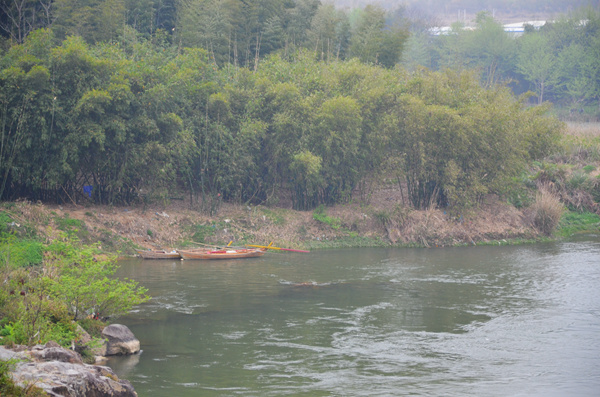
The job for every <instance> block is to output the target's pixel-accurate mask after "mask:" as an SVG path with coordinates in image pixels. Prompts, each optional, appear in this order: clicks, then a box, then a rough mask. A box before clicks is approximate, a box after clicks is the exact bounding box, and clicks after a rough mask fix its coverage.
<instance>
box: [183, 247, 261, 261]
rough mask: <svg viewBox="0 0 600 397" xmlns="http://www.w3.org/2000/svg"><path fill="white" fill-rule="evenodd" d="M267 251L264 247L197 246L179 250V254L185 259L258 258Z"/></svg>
mask: <svg viewBox="0 0 600 397" xmlns="http://www.w3.org/2000/svg"><path fill="white" fill-rule="evenodd" d="M265 252H267V250H266V249H264V248H230V247H225V248H223V249H217V250H212V249H206V248H197V249H190V250H179V254H180V255H181V257H182V258H183V259H203V260H204V259H242V258H256V257H258V256H263V255H264V254H265Z"/></svg>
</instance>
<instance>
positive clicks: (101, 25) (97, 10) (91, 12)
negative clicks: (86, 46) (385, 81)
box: [52, 0, 125, 44]
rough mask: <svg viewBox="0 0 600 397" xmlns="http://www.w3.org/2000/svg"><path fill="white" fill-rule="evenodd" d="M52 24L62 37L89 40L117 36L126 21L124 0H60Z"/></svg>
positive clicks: (99, 40)
mask: <svg viewBox="0 0 600 397" xmlns="http://www.w3.org/2000/svg"><path fill="white" fill-rule="evenodd" d="M54 7H55V11H54V15H55V17H56V20H55V21H54V23H53V24H52V29H53V30H54V32H55V34H56V37H57V38H58V39H59V40H63V39H65V38H66V37H67V36H70V35H77V36H81V37H83V38H84V39H85V40H86V41H87V42H88V43H91V44H93V43H97V42H107V41H111V40H114V39H115V38H116V37H117V36H118V34H119V33H120V32H121V31H122V30H123V27H124V25H125V3H124V0H106V1H103V0H56V1H55V3H54Z"/></svg>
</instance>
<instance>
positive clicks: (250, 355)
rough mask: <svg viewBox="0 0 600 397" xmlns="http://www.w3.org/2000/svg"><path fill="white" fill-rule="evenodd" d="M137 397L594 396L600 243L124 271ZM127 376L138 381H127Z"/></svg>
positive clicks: (373, 252)
mask: <svg viewBox="0 0 600 397" xmlns="http://www.w3.org/2000/svg"><path fill="white" fill-rule="evenodd" d="M120 275H121V276H126V277H130V278H133V279H136V280H137V281H139V282H140V283H141V284H142V285H144V286H146V287H148V288H149V290H150V291H149V292H150V294H151V295H152V296H153V299H152V300H151V301H150V302H149V303H147V304H144V305H142V306H141V307H140V308H139V309H138V310H137V311H136V312H135V313H133V314H132V315H130V316H128V317H127V318H124V319H122V322H123V323H125V324H126V325H128V326H129V327H130V328H131V329H132V331H133V332H134V333H135V334H136V336H137V337H138V338H139V339H140V341H141V344H142V349H143V350H144V352H143V354H142V355H140V356H138V359H139V363H137V364H135V363H133V361H132V362H130V363H121V362H119V361H114V362H111V363H110V365H111V366H112V367H113V368H114V369H115V371H116V372H117V373H118V374H119V375H121V376H124V377H125V378H127V379H129V380H131V381H132V383H133V384H134V386H135V387H136V390H137V391H138V393H139V394H140V395H152V396H162V395H164V396H168V395H178V396H188V395H189V396H196V395H199V394H201V395H285V394H290V395H297V394H302V393H306V394H310V395H398V394H399V391H400V390H401V391H402V392H401V393H400V394H417V395H432V394H433V395H440V394H443V395H465V394H469V395H542V394H543V395H547V394H548V393H549V394H552V393H556V392H558V391H560V392H567V391H568V392H569V393H568V394H577V395H593V394H592V393H591V392H592V391H593V390H596V389H595V387H596V386H600V369H598V368H600V365H599V364H600V358H599V357H600V355H599V354H598V353H600V342H598V341H599V340H600V338H598V336H600V318H599V317H598V314H599V313H600V288H599V287H600V244H599V242H598V239H596V240H592V241H590V240H586V241H580V242H569V243H562V244H545V245H536V246H525V247H471V248H452V249H440V250H433V249H430V250H422V249H404V250H402V249H398V250H396V249H360V250H358V249H357V250H338V251H323V252H316V253H311V254H310V255H300V254H273V255H265V256H264V257H261V258H254V259H249V260H244V261H239V260H238V261H224V262H216V261H215V262H197V261H174V262H163V261H141V260H131V261H126V262H124V263H123V266H122V268H121V270H120ZM131 364H133V365H131Z"/></svg>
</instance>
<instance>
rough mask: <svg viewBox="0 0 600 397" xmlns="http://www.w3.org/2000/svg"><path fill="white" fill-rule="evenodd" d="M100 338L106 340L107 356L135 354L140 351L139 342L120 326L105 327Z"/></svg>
mask: <svg viewBox="0 0 600 397" xmlns="http://www.w3.org/2000/svg"><path fill="white" fill-rule="evenodd" d="M102 336H104V337H105V338H107V345H106V355H107V356H116V355H128V354H135V353H137V352H139V351H140V341H139V340H137V339H136V337H135V336H134V335H133V332H131V330H130V329H129V328H127V327H126V326H124V325H122V324H111V325H109V326H107V327H106V328H104V330H103V331H102Z"/></svg>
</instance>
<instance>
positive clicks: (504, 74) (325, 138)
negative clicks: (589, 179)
mask: <svg viewBox="0 0 600 397" xmlns="http://www.w3.org/2000/svg"><path fill="white" fill-rule="evenodd" d="M1 7H2V8H1V14H0V28H1V29H2V41H1V43H0V48H1V52H0V128H1V130H0V199H2V200H14V199H17V198H28V199H32V200H43V201H55V202H82V201H89V202H95V203H106V204H121V203H131V202H150V201H157V200H168V199H170V198H172V197H181V196H183V195H189V198H190V201H191V202H192V203H196V205H198V206H199V208H200V209H202V210H205V211H207V212H214V211H215V210H216V209H217V208H218V206H219V205H220V203H221V202H222V201H223V200H227V201H231V202H239V203H248V204H267V205H277V204H278V203H281V202H288V201H289V202H291V204H292V206H293V207H294V208H296V209H311V208H315V207H317V206H318V205H321V204H325V205H330V204H336V203H340V202H345V201H348V200H349V199H350V198H351V197H352V195H353V194H359V195H361V197H368V195H369V191H370V190H369V189H371V187H372V186H373V181H377V180H378V179H379V178H380V177H381V176H382V175H386V176H387V177H388V178H389V177H390V176H392V177H393V178H394V179H395V180H397V181H398V183H400V184H402V186H404V187H405V191H406V194H407V200H409V201H410V203H411V204H412V205H413V206H414V207H415V208H427V207H428V206H430V205H432V204H439V205H450V206H459V207H468V206H471V205H475V204H476V203H477V202H478V201H479V200H480V199H481V197H483V196H484V195H485V194H487V193H490V192H496V193H502V192H503V191H504V190H505V189H507V188H508V187H509V186H510V181H511V178H513V177H514V176H515V175H517V174H518V173H519V172H520V170H521V169H522V167H523V166H524V165H525V164H527V163H528V162H530V161H533V160H535V159H540V158H542V157H543V156H545V155H547V154H548V153H549V152H550V151H551V150H552V148H553V145H554V144H555V142H556V137H557V136H558V133H559V131H560V128H561V124H560V123H559V122H558V121H557V120H556V119H555V118H552V117H548V116H547V112H548V108H549V107H548V106H547V105H546V101H547V100H552V101H553V102H555V103H556V104H559V105H560V107H559V109H563V110H562V111H563V113H564V115H565V116H566V117H575V118H594V117H597V116H598V112H599V106H598V105H599V98H600V87H599V82H600V34H599V30H600V18H599V14H598V10H595V9H592V8H584V9H580V10H575V11H573V12H572V13H569V14H564V15H563V16H561V17H560V18H558V19H557V20H555V21H554V22H553V23H549V24H547V25H546V26H544V27H542V28H541V29H539V30H538V29H536V28H534V27H532V26H529V27H527V29H526V33H525V34H523V35H522V36H512V35H510V34H508V33H506V32H504V30H503V29H502V25H501V24H500V23H499V22H498V21H496V20H495V19H494V18H493V17H492V15H491V14H490V13H485V12H482V13H479V14H478V15H477V17H476V20H475V29H466V28H465V27H464V26H463V25H461V24H455V25H453V27H452V31H451V32H450V33H449V34H446V35H439V36H436V35H433V34H432V33H431V31H430V30H429V28H430V27H431V25H430V24H428V22H427V21H426V20H422V19H414V18H411V14H410V12H408V11H407V9H405V8H400V9H396V10H394V11H386V10H385V9H383V8H381V7H379V6H372V5H370V6H366V7H365V8H362V9H353V10H342V9H338V8H335V7H334V6H333V5H332V4H325V3H323V4H322V3H321V2H320V1H318V0H283V1H282V0H244V1H242V0H39V1H35V2H34V1H29V0H15V1H13V2H2V4H1ZM515 94H516V95H515ZM532 104H535V105H536V106H531V105H532ZM537 105H539V106H537Z"/></svg>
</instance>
